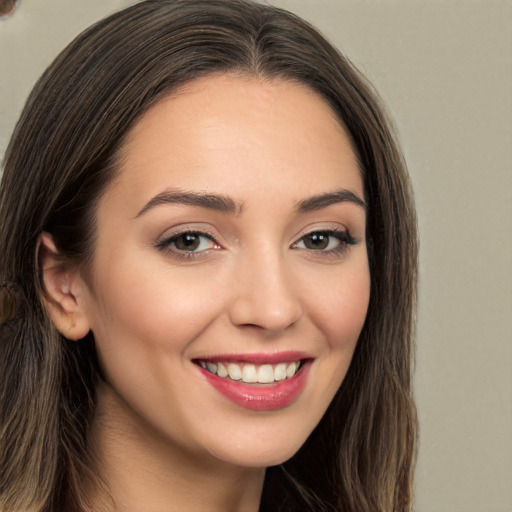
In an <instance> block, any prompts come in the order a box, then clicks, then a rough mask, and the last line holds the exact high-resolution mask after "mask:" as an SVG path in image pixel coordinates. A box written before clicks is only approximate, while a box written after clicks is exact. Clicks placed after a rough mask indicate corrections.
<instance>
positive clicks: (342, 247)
mask: <svg viewBox="0 0 512 512" xmlns="http://www.w3.org/2000/svg"><path fill="white" fill-rule="evenodd" d="M186 236H192V237H199V238H206V239H208V240H209V241H210V242H212V244H213V247H208V248H206V249H203V250H200V251H197V250H192V251H187V250H184V249H178V248H177V247H176V243H177V241H179V240H180V239H182V241H183V237H186ZM314 236H317V237H328V238H335V239H337V240H338V242H339V244H338V245H337V246H336V247H333V248H330V249H310V248H308V247H304V248H302V247H299V244H300V243H303V242H304V240H305V239H307V238H308V237H309V238H310V239H311V238H312V237H314ZM199 243H201V242H199ZM356 243H357V242H356V240H355V239H354V237H353V236H352V235H351V234H350V231H348V230H345V231H340V230H336V229H322V230H316V231H311V232H310V233H306V234H305V235H303V236H302V237H301V238H300V239H299V240H298V241H297V242H294V243H293V244H292V245H291V248H292V249H294V250H307V251H311V252H312V253H320V254H318V255H321V256H338V255H341V254H343V253H344V252H345V251H346V250H347V247H348V246H350V245H356ZM330 244H331V240H329V241H328V245H327V246H329V245H330ZM173 245H174V248H173V247H172V246H173ZM156 247H157V249H159V250H161V251H166V252H168V253H171V254H172V256H173V257H175V258H179V259H193V258H194V259H195V258H200V257H202V256H205V255H206V254H207V253H208V252H209V251H210V250H211V249H220V248H222V246H221V245H219V244H218V243H217V242H216V240H215V237H214V236H213V235H212V234H211V233H207V232H204V231H194V230H188V231H183V232H181V233H176V234H173V235H172V236H170V237H167V238H165V239H163V240H161V241H159V242H157V243H156Z"/></svg>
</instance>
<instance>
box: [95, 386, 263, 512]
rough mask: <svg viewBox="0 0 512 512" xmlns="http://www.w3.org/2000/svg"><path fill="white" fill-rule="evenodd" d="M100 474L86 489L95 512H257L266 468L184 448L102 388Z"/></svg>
mask: <svg viewBox="0 0 512 512" xmlns="http://www.w3.org/2000/svg"><path fill="white" fill-rule="evenodd" d="M90 444H91V448H92V450H93V455H94V460H95V461H96V464H97V467H96V468H95V470H96V472H97V474H99V475H100V477H101V480H102V482H104V484H105V485H97V486H94V488H92V489H90V490H88V495H89V501H90V503H91V505H92V509H93V510H102V511H103V510H105V511H109V512H110V511H116V512H162V511H165V512H182V511H183V510H201V511H202V512H257V511H258V508H259V502H260V497H261V492H262V488H263V480H264V476H265V470H264V469H261V468H240V467H238V466H233V465H231V464H228V463H226V462H223V461H220V460H218V459H216V458H215V457H213V456H212V455H210V454H208V453H205V452H202V453H199V452H195V453H194V452H192V451H190V450H185V449H184V448H183V447H182V446H178V445H177V444H176V443H173V442H172V440H169V439H168V438H164V437H163V435H162V434H161V433H159V432H158V431H156V430H153V431H151V427H149V426H148V425H147V424H145V423H144V421H143V420H142V419H141V418H140V417H139V416H137V415H136V413H135V412H134V411H132V410H130V409H129V407H128V406H127V405H126V404H124V403H122V402H121V401H120V400H119V397H118V396H117V395H116V393H115V392H114V391H113V390H112V389H111V388H110V387H108V386H107V385H101V386H100V388H99V390H98V406H97V412H96V416H95V419H94V422H93V426H92V429H91V435H90Z"/></svg>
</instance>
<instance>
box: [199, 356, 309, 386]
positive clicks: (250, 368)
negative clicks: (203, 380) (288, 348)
mask: <svg viewBox="0 0 512 512" xmlns="http://www.w3.org/2000/svg"><path fill="white" fill-rule="evenodd" d="M197 364H199V366H201V367H202V368H204V369H205V370H207V371H208V372H210V373H213V374H214V375H217V377H220V378H223V379H227V380H232V381H240V382H244V383H246V384H273V383H275V382H281V381H285V380H287V379H290V378H292V377H293V376H294V375H295V374H296V373H297V372H298V371H299V369H300V368H301V365H302V361H300V360H299V361H290V362H282V363H278V364H252V363H235V362H228V361H224V362H223V361H217V362H212V361H205V360H198V361H197Z"/></svg>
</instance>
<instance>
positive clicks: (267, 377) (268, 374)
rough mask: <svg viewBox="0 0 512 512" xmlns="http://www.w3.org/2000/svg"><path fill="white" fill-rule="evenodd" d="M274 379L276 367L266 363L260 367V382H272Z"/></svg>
mask: <svg viewBox="0 0 512 512" xmlns="http://www.w3.org/2000/svg"><path fill="white" fill-rule="evenodd" d="M274 380H275V377H274V369H273V368H272V366H271V365H269V364H264V365H262V366H260V367H259V368H258V382H259V383H260V384H270V383H271V382H274Z"/></svg>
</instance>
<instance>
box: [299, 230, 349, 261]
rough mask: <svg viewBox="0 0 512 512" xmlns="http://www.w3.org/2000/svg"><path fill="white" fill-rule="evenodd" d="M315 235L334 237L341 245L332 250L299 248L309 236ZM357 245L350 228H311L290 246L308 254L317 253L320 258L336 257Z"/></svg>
mask: <svg viewBox="0 0 512 512" xmlns="http://www.w3.org/2000/svg"><path fill="white" fill-rule="evenodd" d="M314 234H323V235H326V236H329V237H334V238H336V239H338V241H339V244H338V245H337V246H336V247H333V248H330V249H311V248H308V247H298V245H299V244H300V243H301V242H302V243H303V240H304V239H305V238H307V237H308V236H311V235H314ZM356 244H357V240H356V239H355V238H354V237H353V236H352V234H351V233H350V230H349V229H348V228H340V227H329V228H322V227H315V228H311V229H309V230H307V231H304V232H303V233H301V235H300V236H299V237H298V238H297V239H296V241H295V242H293V243H292V245H291V246H290V247H291V249H296V250H302V251H307V252H308V253H315V254H317V255H319V256H336V255H340V254H342V253H345V252H346V251H347V249H348V248H349V246H353V245H356Z"/></svg>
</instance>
